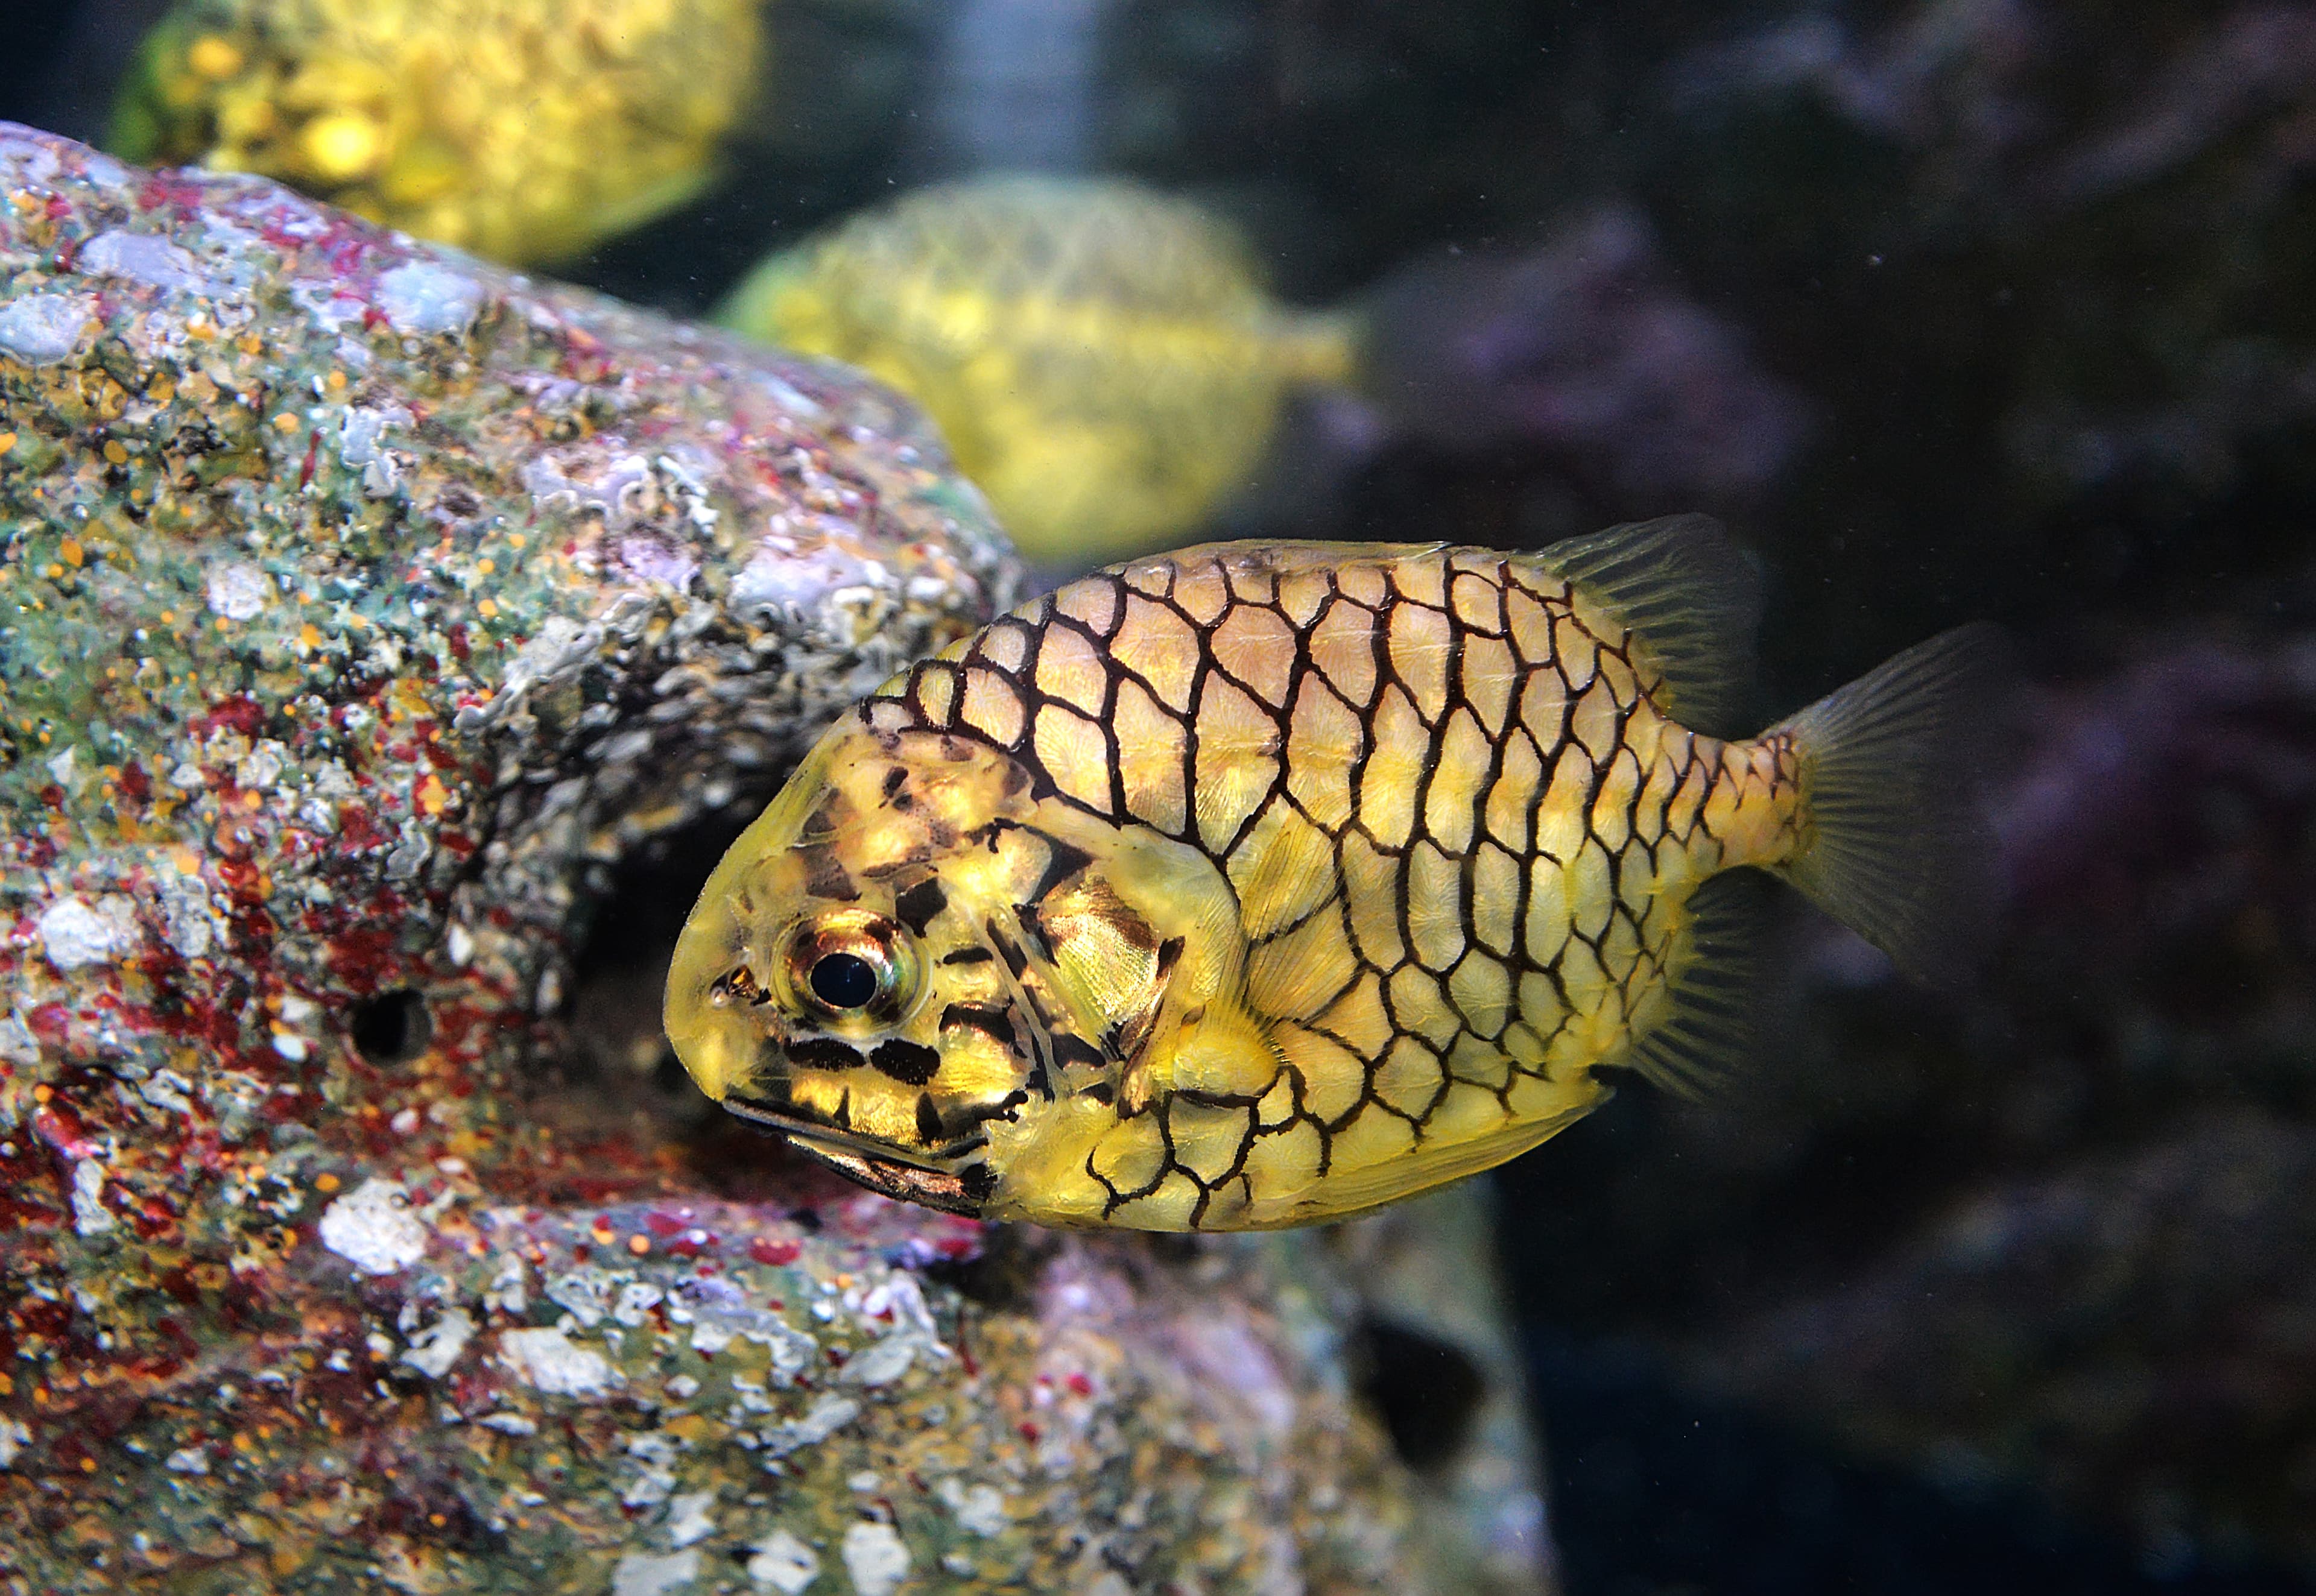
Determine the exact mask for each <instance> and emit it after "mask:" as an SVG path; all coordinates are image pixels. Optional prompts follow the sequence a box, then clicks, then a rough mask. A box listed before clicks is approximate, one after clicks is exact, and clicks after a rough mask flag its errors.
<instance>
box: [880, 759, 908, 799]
mask: <svg viewBox="0 0 2316 1596" xmlns="http://www.w3.org/2000/svg"><path fill="white" fill-rule="evenodd" d="M907 785H909V773H908V771H907V770H905V769H904V768H903V767H901V766H898V765H895V766H894V767H893V768H891V769H890V770H887V771H886V773H885V800H886V802H888V803H889V802H892V800H893V799H894V798H895V796H896V795H898V794H899V793H900V791H901V789H902V788H903V787H905V786H907Z"/></svg>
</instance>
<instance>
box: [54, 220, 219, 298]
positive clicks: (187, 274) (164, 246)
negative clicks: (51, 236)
mask: <svg viewBox="0 0 2316 1596" xmlns="http://www.w3.org/2000/svg"><path fill="white" fill-rule="evenodd" d="M73 264H74V265H75V266H76V267H77V268H78V269H79V270H82V271H85V272H88V273H90V274H92V275H94V276H97V277H117V278H126V279H128V280H129V281H130V282H140V283H143V284H145V285H146V286H147V287H148V288H174V289H183V290H185V291H187V292H191V293H197V294H199V293H209V294H214V293H216V292H217V290H218V286H219V285H218V284H216V283H213V282H211V281H209V279H207V278H206V277H203V276H202V275H201V268H200V262H198V261H196V260H194V259H193V257H192V255H191V254H189V253H186V252H185V251H184V250H183V249H180V248H179V247H178V246H177V245H175V244H171V243H170V242H169V241H168V240H167V239H165V238H160V237H156V236H155V235H152V234H150V233H131V232H129V231H128V230H127V229H125V228H120V227H115V228H114V229H112V231H111V232H110V233H100V234H98V235H96V236H95V237H94V238H92V239H90V240H89V241H88V243H87V244H85V245H84V246H83V247H82V249H81V252H80V254H79V255H78V256H77V257H76V259H75V260H74V262H73Z"/></svg>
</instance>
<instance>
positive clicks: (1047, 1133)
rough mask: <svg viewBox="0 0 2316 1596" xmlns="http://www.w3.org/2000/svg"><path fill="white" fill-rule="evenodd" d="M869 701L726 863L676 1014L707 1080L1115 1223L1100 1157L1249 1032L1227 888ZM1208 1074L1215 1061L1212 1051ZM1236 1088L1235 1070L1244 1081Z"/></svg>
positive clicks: (949, 1190)
mask: <svg viewBox="0 0 2316 1596" xmlns="http://www.w3.org/2000/svg"><path fill="white" fill-rule="evenodd" d="M876 716H877V705H875V703H874V701H872V703H871V705H869V706H868V707H867V708H866V709H864V710H861V711H855V712H853V713H852V714H849V715H848V716H847V717H846V718H845V719H844V720H842V721H840V722H839V723H838V724H837V726H836V727H835V728H834V729H833V731H832V732H830V733H829V735H828V736H827V737H826V738H825V739H824V740H823V741H822V743H821V744H820V746H819V747H818V748H816V749H815V750H814V752H813V753H812V754H811V755H809V756H808V757H807V758H806V761H805V763H804V764H803V765H802V766H800V767H798V769H797V773H796V775H795V776H793V777H792V778H791V779H790V781H789V784H788V786H787V787H786V788H784V789H783V790H782V792H781V793H780V794H779V796H778V797H777V798H776V799H775V800H774V801H773V802H772V803H771V806H770V807H769V808H768V809H767V810H766V811H764V813H763V814H762V816H760V817H759V818H758V820H756V822H755V823H754V824H753V826H751V827H750V828H749V829H748V830H747V831H746V832H745V833H744V835H743V836H742V837H741V838H740V839H739V841H738V842H736V843H735V844H734V845H733V847H732V849H731V851H730V852H729V853H728V854H726V856H725V858H724V860H723V861H722V863H720V864H719V865H717V869H716V872H715V873H714V874H713V875H711V876H710V877H709V879H708V884H707V886H706V888H705V889H704V890H703V891H702V892H701V894H700V898H699V902H698V904H697V905H696V906H695V907H694V908H693V909H692V912H691V916H690V919H689V920H688V921H687V922H686V924H685V927H684V929H683V933H682V935H681V939H680V940H679V942H678V944H677V947H676V952H675V957H674V961H673V965H672V967H671V970H670V973H669V980H668V990H667V1001H666V1015H665V1018H666V1026H667V1033H668V1035H669V1037H670V1039H671V1040H672V1041H673V1042H674V1044H675V1049H676V1053H677V1056H678V1057H679V1058H681V1060H683V1063H684V1065H685V1068H688V1069H689V1070H690V1073H691V1076H692V1078H693V1079H694V1080H695V1081H696V1082H697V1083H698V1084H699V1086H700V1087H701V1089H702V1090H704V1091H705V1092H707V1093H708V1095H709V1096H711V1097H713V1098H715V1099H716V1100H717V1102H718V1103H720V1104H723V1105H724V1106H725V1108H726V1109H727V1110H729V1111H730V1112H731V1113H734V1114H735V1115H737V1116H739V1117H740V1118H742V1119H744V1120H747V1121H750V1122H753V1123H755V1124H757V1125H760V1126H762V1127H763V1128H764V1129H766V1130H769V1131H773V1132H775V1133H777V1134H779V1135H780V1136H782V1137H784V1138H786V1139H787V1140H788V1142H789V1143H790V1144H791V1145H792V1146H794V1147H795V1148H797V1149H798V1150H800V1151H802V1152H804V1153H806V1155H808V1156H810V1157H814V1158H815V1159H817V1160H819V1161H820V1162H822V1163H823V1164H825V1165H828V1166H831V1167H833V1168H835V1169H837V1170H838V1171H839V1172H841V1173H842V1174H844V1175H849V1176H851V1178H852V1179H854V1180H856V1181H859V1182H860V1184H864V1185H867V1186H869V1187H871V1188H872V1189H874V1190H877V1191H879V1192H883V1193H886V1194H887V1195H889V1196H894V1197H900V1198H906V1199H909V1200H912V1201H919V1202H923V1203H927V1204H930V1205H931V1206H933V1207H936V1208H941V1209H946V1210H949V1211H951V1212H957V1213H966V1214H973V1215H976V1216H979V1217H985V1218H1003V1219H1036V1220H1038V1221H1040V1222H1043V1223H1048V1224H1099V1223H1102V1222H1104V1221H1105V1217H1106V1215H1105V1201H1106V1199H1105V1195H1104V1188H1103V1187H1102V1186H1101V1185H1100V1184H1099V1183H1097V1182H1095V1181H1094V1180H1093V1179H1092V1178H1091V1176H1090V1175H1088V1174H1087V1167H1088V1163H1087V1161H1088V1157H1089V1155H1090V1154H1091V1152H1092V1150H1093V1149H1094V1148H1096V1147H1097V1146H1098V1145H1100V1144H1101V1143H1102V1141H1103V1139H1104V1138H1105V1136H1107V1135H1109V1133H1111V1132H1112V1131H1115V1130H1116V1128H1117V1127H1118V1125H1119V1124H1120V1122H1121V1121H1122V1120H1125V1119H1127V1118H1132V1117H1134V1116H1137V1115H1144V1114H1145V1113H1146V1112H1147V1111H1148V1110H1149V1109H1150V1108H1151V1106H1152V1104H1153V1103H1154V1099H1156V1098H1157V1097H1158V1096H1160V1095H1162V1094H1163V1093H1164V1092H1166V1091H1167V1090H1169V1089H1170V1088H1171V1086H1174V1085H1176V1084H1196V1085H1200V1086H1207V1087H1209V1088H1212V1087H1216V1086H1217V1085H1218V1083H1217V1082H1216V1081H1214V1080H1208V1079H1206V1078H1205V1077H1201V1078H1200V1080H1199V1081H1198V1082H1195V1083H1189V1082H1184V1083H1178V1082H1176V1081H1174V1080H1173V1078H1172V1074H1171V1072H1172V1071H1173V1070H1174V1068H1176V1067H1177V1060H1179V1059H1180V1058H1181V1057H1183V1056H1185V1054H1186V1046H1185V1044H1186V1039H1190V1038H1193V1037H1196V1038H1198V1039H1202V1040H1200V1041H1199V1042H1198V1045H1197V1046H1194V1047H1189V1048H1188V1049H1187V1052H1188V1053H1189V1054H1193V1055H1196V1056H1198V1057H1201V1058H1206V1059H1209V1060H1211V1059H1212V1058H1214V1057H1215V1056H1216V1048H1217V1046H1218V1045H1219V1044H1218V1043H1217V1042H1216V1038H1217V1037H1218V1036H1221V1035H1224V1034H1225V1033H1229V1034H1236V1035H1240V1036H1241V1039H1242V1041H1243V1050H1242V1051H1246V1050H1251V1051H1252V1054H1253V1055H1254V1056H1255V1058H1256V1060H1257V1064H1258V1066H1259V1067H1260V1066H1267V1065H1269V1062H1270V1060H1271V1054H1270V1051H1269V1047H1268V1045H1267V1044H1264V1043H1261V1042H1260V1041H1259V1039H1254V1038H1252V1036H1251V1034H1247V1033H1245V1026H1244V1022H1243V1018H1242V1019H1241V1020H1240V1021H1238V1022H1237V1023H1236V1026H1235V1029H1234V1028H1233V1027H1232V1026H1231V1025H1227V1024H1223V1023H1222V1022H1223V1020H1224V1017H1225V1015H1229V1014H1232V1013H1234V1012H1235V1011H1234V1006H1233V1004H1232V1002H1231V1001H1230V998H1229V994H1230V993H1231V992H1232V991H1234V990H1235V989H1236V988H1237V986H1238V978H1239V962H1238V953H1237V952H1236V950H1237V949H1238V948H1239V947H1240V946H1241V945H1242V939H1240V938H1239V937H1238V936H1237V935H1235V933H1234V929H1226V928H1234V927H1235V926H1236V923H1237V922H1236V909H1235V903H1234V899H1233V898H1232V895H1231V892H1230V890H1229V888H1228V886H1227V885H1226V884H1225V882H1224V880H1223V878H1222V876H1221V875H1220V873H1218V872H1217V871H1216V867H1215V866H1214V865H1213V864H1212V863H1211V862H1210V861H1208V860H1207V858H1206V856H1204V855H1202V854H1200V853H1198V851H1197V850H1196V849H1194V848H1190V847H1186V846H1184V845H1181V844H1179V843H1176V842H1172V841H1171V840H1169V839H1167V838H1162V837H1161V836H1159V835H1158V834H1157V833H1155V832H1154V831H1151V830H1149V829H1146V828H1142V827H1137V826H1132V825H1128V826H1124V827H1119V826H1115V825H1112V824H1109V823H1108V822H1106V821H1102V820H1098V819H1095V818H1093V817H1091V816H1089V815H1088V814H1086V813H1085V812H1084V811H1082V810H1078V809H1073V807H1071V806H1070V805H1068V804H1066V803H1065V802H1062V801H1060V800H1059V799H1057V798H1056V796H1055V795H1054V794H1052V792H1051V790H1050V789H1046V788H1041V786H1040V784H1039V783H1038V781H1037V780H1036V778H1035V776H1034V774H1033V772H1032V771H1031V770H1029V768H1028V767H1027V766H1026V765H1025V764H1024V762H1023V761H1022V760H1021V759H1020V758H1016V757H1015V756H1014V755H1012V754H1010V753H1008V752H1006V751H1004V750H1003V749H997V748H994V747H993V746H992V745H991V744H989V743H988V742H986V741H983V740H976V739H972V738H968V737H964V736H960V735H958V734H956V733H954V732H944V731H940V730H932V729H926V728H922V727H906V726H901V727H895V726H891V725H887V726H884V727H880V726H878V725H877V720H876ZM1207 1073H1209V1074H1211V1073H1212V1071H1211V1068H1209V1069H1208V1071H1207ZM1231 1089H1235V1088H1231Z"/></svg>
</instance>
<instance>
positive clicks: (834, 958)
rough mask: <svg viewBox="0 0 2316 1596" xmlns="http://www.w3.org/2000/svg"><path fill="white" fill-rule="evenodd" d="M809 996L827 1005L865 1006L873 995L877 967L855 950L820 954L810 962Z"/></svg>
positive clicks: (875, 986)
mask: <svg viewBox="0 0 2316 1596" xmlns="http://www.w3.org/2000/svg"><path fill="white" fill-rule="evenodd" d="M809 982H810V985H811V987H812V995H813V996H814V997H815V998H819V999H820V1000H821V1001H822V1002H823V1003H825V1004H827V1005H828V1006H829V1007H831V1008H866V1007H868V1006H869V999H870V998H874V997H876V996H877V967H876V966H875V965H874V964H871V963H870V962H869V961H868V960H866V959H864V958H862V957H861V956H860V954H858V953H823V954H821V956H820V957H819V958H817V959H815V960H814V961H813V962H812V974H811V976H810V978H809Z"/></svg>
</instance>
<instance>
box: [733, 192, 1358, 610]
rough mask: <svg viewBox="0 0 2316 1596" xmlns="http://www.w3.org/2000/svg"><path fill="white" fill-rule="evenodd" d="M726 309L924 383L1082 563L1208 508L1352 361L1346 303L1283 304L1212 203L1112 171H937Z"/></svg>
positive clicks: (1031, 526)
mask: <svg viewBox="0 0 2316 1596" xmlns="http://www.w3.org/2000/svg"><path fill="white" fill-rule="evenodd" d="M717 315H718V319H720V320H722V321H723V322H725V323H726V324H728V325H730V326H732V327H735V328H736V329H738V330H739V331H741V332H746V333H748V334H750V335H751V336H753V337H756V338H759V339H762V340H763V341H767V342H771V343H776V344H779V345H781V346H782V347H784V348H788V349H792V350H798V351H801V352H803V353H806V354H815V355H822V356H826V357H828V358H830V359H839V360H844V361H847V362H849V363H851V364H852V365H855V366H858V367H860V368H862V369H864V370H866V371H868V372H869V373H870V374H871V375H873V376H876V377H880V378H882V379H883V380H885V381H886V382H889V383H891V384H892V385H893V386H895V387H897V388H899V389H900V390H901V391H902V392H904V393H905V394H907V395H910V396H911V397H912V398H913V399H915V400H916V401H917V402H918V403H921V404H922V405H923V406H924V407H925V409H926V410H927V412H930V413H931V416H932V418H933V419H934V421H937V422H938V423H939V424H940V428H941V430H942V432H943V434H944V435H945V436H946V438H947V439H948V441H949V448H950V450H951V452H952V453H953V454H954V455H955V456H956V457H957V462H958V467H959V468H960V469H961V470H963V471H964V473H965V474H966V475H967V476H969V477H971V478H972V479H973V480H974V481H975V483H978V484H979V485H980V487H981V489H982V491H983V492H984V493H986V494H987V495H988V496H989V500H990V503H991V505H992V507H993V509H994V510H996V511H997V515H998V519H1000V520H1001V521H1002V522H1003V523H1004V525H1005V527H1006V528H1007V529H1008V530H1009V531H1011V533H1012V534H1013V536H1014V537H1015V539H1016V540H1017V541H1018V542H1019V543H1020V545H1021V547H1022V549H1023V550H1024V552H1026V553H1028V554H1029V555H1030V556H1031V557H1032V558H1034V559H1038V560H1041V561H1046V562H1049V563H1060V564H1073V565H1075V566H1077V567H1079V568H1081V569H1082V567H1083V566H1084V565H1086V564H1088V563H1093V562H1095V561H1097V560H1100V559H1104V558H1115V557H1117V556H1118V555H1119V554H1127V553H1131V552H1135V551H1137V550H1140V549H1146V548H1149V547H1152V546H1154V545H1158V544H1162V542H1164V541H1165V540H1166V539H1167V538H1168V537H1169V536H1175V535H1179V534H1180V533H1181V532H1182V531H1184V530H1185V529H1187V528H1191V527H1194V526H1196V525H1198V523H1199V522H1200V521H1201V520H1203V519H1205V517H1206V516H1207V513H1208V512H1209V511H1210V510H1213V508H1214V507H1215V505H1216V503H1217V502H1218V501H1221V500H1222V499H1223V498H1224V496H1225V495H1226V494H1227V493H1228V492H1231V491H1232V490H1233V489H1234V488H1236V487H1238V486H1240V485H1241V484H1242V483H1244V482H1245V481H1246V480H1247V478H1248V476H1249V475H1250V474H1252V471H1253V469H1254V466H1255V465H1256V463H1257V461H1258V460H1259V459H1260V457H1261V455H1262V452H1263V449H1264V448H1265V446H1266V444H1267V443H1268V441H1269V438H1270V436H1271V433H1272V430H1273V429H1274V428H1275V426H1276V425H1277V423H1278V418H1279V415H1280V412H1281V410H1282V407H1283V406H1284V404H1285V403H1286V399H1287V395H1288V394H1289V393H1290V392H1292V391H1293V390H1295V389H1296V388H1298V387H1302V386H1311V385H1318V384H1329V383H1341V382H1343V381H1345V380H1347V379H1348V378H1349V377H1350V373H1351V369H1352V366H1353V348H1352V346H1353V338H1352V332H1351V323H1350V318H1348V317H1347V316H1342V315H1326V314H1320V313H1311V312H1303V311H1296V310H1292V309H1289V308H1287V306H1282V305H1280V304H1278V302H1277V301H1275V300H1274V299H1272V298H1271V297H1269V295H1268V294H1266V293H1265V292H1264V290H1263V288H1262V286H1261V284H1260V279H1259V278H1258V277H1257V275H1256V273H1255V271H1254V270H1253V267H1252V262H1251V261H1250V260H1249V258H1248V256H1247V253H1246V251H1245V249H1244V247H1243V245H1242V244H1241V243H1240V242H1239V240H1238V239H1237V237H1236V236H1235V235H1234V234H1233V233H1232V232H1231V230H1230V229H1229V228H1228V227H1226V226H1224V225H1223V224H1222V223H1221V222H1219V221H1218V220H1216V218H1215V217H1213V216H1211V215H1210V214H1208V213H1207V211H1205V210H1203V209H1201V208H1199V207H1198V206H1196V205H1193V204H1191V203H1190V202H1189V201H1187V200H1183V199H1174V198H1171V197H1169V196H1166V195H1163V194H1161V193H1158V192H1156V191H1153V190H1150V189H1146V188H1143V187H1141V186H1140V185H1137V184H1134V183H1129V182H1118V181H1115V180H1093V179H1073V178H1061V177H1048V176H1029V175H1020V174H1011V175H1005V176H998V177H990V178H982V179H977V180H974V181H970V182H958V183H953V184H947V185H943V186H940V187H936V188H931V189H924V190H921V191H917V192H915V193H913V194H909V195H905V196H904V197H903V198H901V199H898V200H896V201H895V202H894V203H893V204H891V205H888V206H884V207H881V208H877V209H875V210H872V211H869V212H867V213H865V214H863V215H861V216H860V217H855V218H853V219H852V220H851V221H849V222H846V223H844V224H843V225H842V226H838V227H836V228H834V229H833V230H832V231H830V232H828V233H827V234H825V235H822V236H820V237H818V238H816V239H814V240H811V241H809V242H807V243H806V244H802V245H800V246H799V247H798V248H797V249H796V250H793V251H790V252H788V253H784V254H782V255H779V256H776V257H774V258H773V259H772V260H771V261H769V262H765V263H764V264H763V265H762V266H761V267H759V268H758V269H757V270H756V271H755V272H754V273H753V274H752V275H751V276H750V277H749V278H748V279H746V280H744V282H743V283H742V284H741V286H740V287H739V288H737V289H736V290H735V292H734V293H733V295H732V297H730V298H729V299H728V300H726V303H725V304H724V306H722V307H721V308H720V309H719V310H718V312H717Z"/></svg>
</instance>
